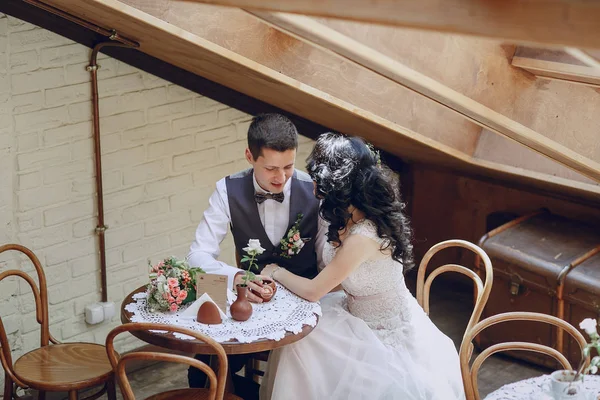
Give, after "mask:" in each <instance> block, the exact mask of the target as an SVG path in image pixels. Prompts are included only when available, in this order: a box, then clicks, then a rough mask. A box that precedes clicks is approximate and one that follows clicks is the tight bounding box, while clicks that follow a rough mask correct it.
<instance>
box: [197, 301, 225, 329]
mask: <svg viewBox="0 0 600 400" xmlns="http://www.w3.org/2000/svg"><path fill="white" fill-rule="evenodd" d="M196 321H198V322H200V323H203V324H208V325H217V324H220V323H222V322H223V321H222V320H221V314H220V313H219V309H218V308H217V306H216V305H215V304H214V303H213V302H210V301H205V302H204V303H202V305H201V306H200V309H198V316H197V317H196Z"/></svg>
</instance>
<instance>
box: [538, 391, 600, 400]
mask: <svg viewBox="0 0 600 400" xmlns="http://www.w3.org/2000/svg"><path fill="white" fill-rule="evenodd" d="M596 397H597V395H596V394H595V393H594V392H591V391H589V390H585V391H584V392H583V396H579V397H571V396H563V397H558V398H556V397H554V396H553V395H552V392H551V391H550V390H548V389H545V390H542V391H541V392H540V393H538V394H536V395H534V396H532V397H531V398H530V400H570V399H575V400H596Z"/></svg>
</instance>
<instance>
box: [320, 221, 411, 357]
mask: <svg viewBox="0 0 600 400" xmlns="http://www.w3.org/2000/svg"><path fill="white" fill-rule="evenodd" d="M349 234H350V235H362V236H366V237H368V238H370V239H372V240H374V241H376V242H377V243H379V244H383V243H384V241H385V239H382V238H380V237H379V236H378V235H377V227H376V226H375V224H374V223H373V222H371V221H370V220H362V221H361V222H359V223H357V224H355V225H354V226H352V227H351V228H350V231H349ZM336 252H337V249H336V248H335V247H333V246H332V245H331V244H329V243H327V244H326V246H325V249H324V254H323V259H324V261H325V263H326V264H329V263H330V262H331V261H332V260H333V258H334V257H335V253H336ZM402 271H403V267H402V264H401V263H399V262H397V261H395V260H394V259H393V258H392V257H391V255H388V256H385V257H383V258H379V259H373V260H368V261H365V262H364V263H362V264H361V265H360V266H358V268H356V269H355V270H354V271H353V272H352V273H351V274H350V275H349V276H348V277H347V278H346V279H345V280H344V281H343V282H342V287H343V288H344V291H345V292H346V294H347V295H348V296H347V302H346V307H347V309H348V311H349V312H350V313H351V314H352V315H354V316H355V317H358V318H360V319H362V320H364V321H365V322H366V323H367V324H368V325H369V326H370V327H371V329H373V330H375V331H376V333H377V334H378V336H380V339H382V341H383V342H384V343H386V344H389V345H394V344H397V343H398V341H399V340H401V338H400V337H399V336H406V335H407V334H409V333H410V332H409V331H408V330H409V329H410V328H409V325H410V324H409V322H410V319H411V301H414V298H413V297H412V294H411V293H410V292H409V290H408V288H407V287H406V284H405V282H404V275H403V274H402Z"/></svg>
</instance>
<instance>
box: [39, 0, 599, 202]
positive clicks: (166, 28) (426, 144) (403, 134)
mask: <svg viewBox="0 0 600 400" xmlns="http://www.w3.org/2000/svg"><path fill="white" fill-rule="evenodd" d="M45 2H47V3H49V4H51V5H53V6H55V7H58V8H60V9H62V10H64V11H66V12H69V13H71V14H73V15H76V16H79V17H81V18H84V19H86V20H88V21H90V22H93V23H96V24H98V25H100V26H103V27H106V28H113V29H116V30H117V31H118V32H119V33H120V34H121V35H124V36H126V37H128V38H130V39H133V40H136V41H138V42H139V43H140V51H142V52H145V53H147V54H149V55H151V56H154V57H156V58H158V59H161V60H163V61H165V62H168V63H170V64H172V65H175V66H178V67H180V68H183V69H185V70H187V71H190V72H192V73H195V74H197V75H199V76H202V77H204V78H207V79H210V80H211V81H214V82H217V83H219V84H222V85H224V86H226V87H229V88H231V89H233V90H236V91H238V92H240V93H244V94H246V95H248V96H251V97H254V98H257V99H259V100H261V101H264V102H266V103H269V104H274V105H276V106H278V107H279V108H281V109H283V110H286V111H288V112H291V113H293V114H296V115H298V116H300V117H304V118H306V119H308V120H311V121H314V122H316V123H319V124H321V125H323V126H328V127H330V128H332V129H336V130H339V131H342V132H348V133H352V134H357V135H360V136H363V137H365V138H366V139H367V140H370V141H372V142H373V143H374V144H375V145H377V146H379V147H381V148H383V149H385V150H388V151H390V152H391V153H393V154H395V155H397V156H400V157H402V158H404V159H406V160H409V161H415V162H425V163H431V164H434V165H437V166H442V167H448V168H451V169H452V170H455V171H462V172H463V173H465V174H469V175H472V176H479V177H485V178H486V179H493V180H499V181H502V182H507V183H510V184H514V185H524V186H527V187H529V188H537V189H539V190H542V191H548V192H549V193H550V192H551V193H555V194H556V193H562V194H563V195H567V196H570V197H574V198H578V199H587V200H590V201H592V202H597V201H598V199H599V198H600V197H599V196H598V194H600V190H598V188H597V187H596V186H593V185H589V184H585V183H579V182H573V181H570V180H567V179H560V178H554V177H551V176H548V175H547V174H542V173H536V172H531V171H527V170H523V169H521V168H515V167H510V166H504V165H500V164H497V163H493V162H488V161H485V160H477V159H474V158H472V157H471V156H469V155H467V154H465V153H463V152H461V151H458V150H456V149H455V148H452V147H450V146H447V145H444V144H441V143H439V142H437V141H435V140H432V139H430V138H428V137H426V136H424V135H420V134H419V133H416V132H414V131H412V130H410V129H406V128H403V127H402V126H400V125H398V124H395V123H394V122H392V121H389V120H387V119H385V118H382V117H379V116H377V115H375V114H373V113H371V112H368V111H365V110H364V109H362V108H360V107H357V106H355V105H354V104H351V103H348V102H345V101H343V100H340V99H339V98H336V97H335V96H331V95H329V94H327V93H325V92H323V91H321V90H318V89H316V88H314V87H311V86H309V85H306V84H304V83H302V82H300V81H298V80H296V79H292V78H290V77H288V76H286V75H284V74H280V73H279V72H277V71H274V70H273V69H270V68H267V67H265V66H264V65H261V64H259V63H256V62H254V61H252V60H250V59H248V58H246V57H242V56H241V55H239V54H237V53H235V52H232V51H229V50H227V49H225V48H223V47H221V46H218V45H216V44H214V43H212V42H210V41H208V40H205V39H203V38H201V37H198V36H197V35H194V34H192V33H190V32H187V31H185V30H183V29H180V28H178V27H176V26H174V25H172V24H169V23H167V22H165V21H162V20H160V19H158V18H155V17H152V16H150V15H148V14H147V13H144V12H141V11H139V10H137V9H135V8H133V7H130V6H127V5H126V4H123V3H121V2H118V1H116V0H81V1H78V2H72V1H70V0H47V1H45Z"/></svg>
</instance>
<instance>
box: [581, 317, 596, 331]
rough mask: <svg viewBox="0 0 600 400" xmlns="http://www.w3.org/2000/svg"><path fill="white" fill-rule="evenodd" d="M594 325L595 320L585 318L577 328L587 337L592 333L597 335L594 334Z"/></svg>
mask: <svg viewBox="0 0 600 400" xmlns="http://www.w3.org/2000/svg"><path fill="white" fill-rule="evenodd" d="M596 325H597V323H596V320H595V319H592V318H586V319H584V320H583V321H581V322H580V323H579V328H580V329H583V330H584V331H585V333H587V334H588V335H593V334H594V333H595V334H598V332H596Z"/></svg>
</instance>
